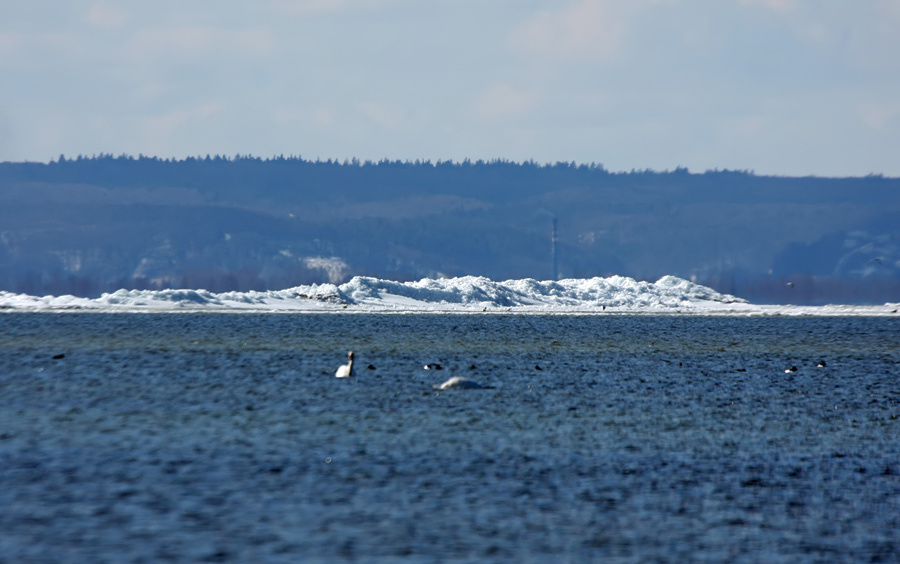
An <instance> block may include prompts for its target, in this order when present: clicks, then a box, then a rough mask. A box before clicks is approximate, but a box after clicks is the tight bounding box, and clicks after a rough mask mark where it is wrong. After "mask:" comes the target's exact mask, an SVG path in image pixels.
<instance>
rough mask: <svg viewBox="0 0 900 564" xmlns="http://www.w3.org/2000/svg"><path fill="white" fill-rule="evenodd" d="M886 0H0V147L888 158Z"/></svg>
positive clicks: (722, 159)
mask: <svg viewBox="0 0 900 564" xmlns="http://www.w3.org/2000/svg"><path fill="white" fill-rule="evenodd" d="M898 29H900V0H853V1H851V0H435V1H428V2H426V1H423V0H254V1H253V2H248V1H245V0H215V1H212V0H156V1H154V2H137V1H132V2H126V1H91V0H67V1H65V2H59V0H0V161H37V162H47V161H50V160H55V159H56V158H58V157H59V155H61V154H64V155H66V157H70V158H71V157H76V156H78V155H84V156H91V155H97V154H114V155H120V154H129V155H134V156H137V155H141V154H142V155H146V156H158V157H161V158H185V157H188V156H205V155H207V154H210V155H226V156H234V155H237V154H240V155H254V156H260V157H271V156H277V155H285V156H288V155H292V156H301V157H304V158H308V159H316V158H321V159H327V158H336V159H339V160H344V159H350V158H354V157H355V158H358V159H361V160H375V161H377V160H381V159H383V158H387V159H392V160H393V159H399V160H410V161H413V160H416V159H429V160H432V161H437V160H453V161H461V160H464V159H467V158H468V159H472V160H477V159H485V160H491V159H508V160H512V161H525V160H534V161H537V162H539V163H553V162H558V161H566V162H576V163H597V164H602V165H603V166H605V167H606V168H607V169H609V170H612V171H629V170H633V169H638V170H642V169H653V170H659V171H662V170H672V169H674V168H676V167H687V168H688V169H690V170H691V171H693V172H703V171H705V170H710V169H732V170H735V169H736V170H750V171H754V172H756V173H757V174H772V175H790V176H806V175H817V176H863V175H867V174H884V175H886V176H900V33H897V30H898Z"/></svg>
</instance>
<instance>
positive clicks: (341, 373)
mask: <svg viewBox="0 0 900 564" xmlns="http://www.w3.org/2000/svg"><path fill="white" fill-rule="evenodd" d="M334 376H335V377H336V378H349V377H351V376H353V351H350V352H348V353H347V364H342V365H341V366H340V367H339V368H338V369H337V372H335V373H334Z"/></svg>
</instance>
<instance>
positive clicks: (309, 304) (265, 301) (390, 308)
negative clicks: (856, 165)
mask: <svg viewBox="0 0 900 564" xmlns="http://www.w3.org/2000/svg"><path fill="white" fill-rule="evenodd" d="M891 305H892V304H886V305H885V306H826V308H828V309H823V308H799V307H794V308H791V306H757V305H752V304H749V303H747V301H746V300H743V299H741V298H737V297H735V296H731V295H728V294H721V293H719V292H716V291H715V290H713V289H711V288H708V287H706V286H701V285H699V284H694V283H692V282H689V281H687V280H683V279H681V278H677V277H675V276H664V277H663V278H661V279H659V280H658V281H657V282H655V283H650V282H640V281H637V280H634V279H633V278H627V277H624V276H611V277H609V278H589V279H567V280H559V281H538V280H534V279H531V278H526V279H523V280H507V281H505V282H495V281H493V280H490V279H488V278H484V277H478V276H464V277H460V278H441V279H431V278H424V279H422V280H419V281H418V282H393V281H390V280H380V279H378V278H370V277H364V276H357V277H355V278H353V279H352V280H350V281H349V282H347V283H345V284H341V285H339V286H338V285H335V284H312V285H308V286H297V287H294V288H289V289H287V290H277V291H266V292H257V291H251V292H222V293H213V292H208V291H206V290H118V291H116V292H113V293H110V294H103V295H102V296H101V297H99V298H96V299H89V298H78V297H75V296H43V297H38V296H29V295H26V294H13V293H10V292H2V291H0V309H6V310H71V309H79V310H98V311H309V312H314V311H362V312H428V311H435V312H459V313H466V312H492V311H493V312H500V311H503V312H505V311H515V312H523V313H524V312H536V313H538V312H548V313H552V312H559V313H567V312H568V313H600V312H608V313H615V312H619V313H642V312H646V313H654V312H659V313H675V312H681V313H687V312H696V313H734V314H754V313H760V314H781V313H796V314H816V313H819V314H831V315H835V314H840V315H845V314H850V315H853V314H864V315H879V314H888V313H893V312H891V311H890V309H893V310H896V309H897V304H893V306H894V307H893V308H891ZM776 308H777V309H776Z"/></svg>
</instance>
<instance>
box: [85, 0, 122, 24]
mask: <svg viewBox="0 0 900 564" xmlns="http://www.w3.org/2000/svg"><path fill="white" fill-rule="evenodd" d="M129 19H130V17H129V15H128V14H127V13H125V12H124V11H122V10H120V9H119V8H117V7H113V6H111V5H109V4H106V3H98V4H94V5H93V6H91V9H90V10H89V11H88V14H87V21H88V23H90V24H91V25H94V26H97V27H100V28H105V29H115V28H120V27H122V26H123V25H125V24H126V23H128V21H129Z"/></svg>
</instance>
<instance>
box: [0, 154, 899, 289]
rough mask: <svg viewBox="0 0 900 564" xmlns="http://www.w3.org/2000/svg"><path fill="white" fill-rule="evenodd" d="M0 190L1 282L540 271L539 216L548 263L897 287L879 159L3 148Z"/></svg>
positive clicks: (747, 283)
mask: <svg viewBox="0 0 900 564" xmlns="http://www.w3.org/2000/svg"><path fill="white" fill-rule="evenodd" d="M0 202H2V205H0V290H9V291H15V292H27V293H33V294H34V293H37V294H42V293H54V294H60V293H73V294H77V295H86V296H93V295H97V294H99V293H100V292H103V291H110V290H114V289H117V288H119V287H128V288H161V287H204V288H207V289H210V290H228V289H239V290H247V289H275V288H285V287H290V286H293V285H297V284H301V283H310V282H324V281H329V280H330V281H334V282H340V281H343V280H346V279H347V278H349V277H350V276H352V275H357V274H360V275H371V276H378V277H382V278H392V279H400V280H406V279H417V278H421V277H426V276H429V277H436V276H460V275H466V274H475V275H483V276H488V277H490V278H493V279H498V280H503V279H509V278H525V277H532V278H538V279H549V278H551V277H552V275H553V262H552V258H551V255H552V252H551V225H552V221H553V219H554V218H555V219H556V221H557V224H558V243H557V248H556V256H557V259H558V275H559V276H560V277H591V276H605V275H610V274H621V275H626V276H633V277H637V278H642V279H656V278H658V277H660V276H662V275H665V274H674V275H677V276H681V277H684V278H693V279H695V280H697V281H698V282H700V283H704V284H708V285H711V286H713V287H714V288H716V289H718V290H721V291H726V292H731V293H736V294H738V295H741V296H742V297H746V298H749V299H751V300H755V301H775V302H797V303H816V302H822V301H842V302H883V301H900V292H898V291H900V221H898V220H897V219H896V218H897V217H900V179H896V178H884V177H881V176H868V177H864V178H817V177H806V178H785V177H763V176H756V175H754V174H752V173H749V172H743V171H707V172H705V173H702V174H693V173H690V172H688V171H687V170H686V169H680V168H679V169H676V170H674V171H670V172H669V171H667V172H654V171H632V172H629V173H611V172H609V171H607V170H606V169H604V168H603V167H602V166H599V165H594V164H592V165H576V164H574V163H556V164H550V165H539V164H536V163H532V162H526V163H513V162H508V161H490V162H485V161H475V162H470V161H464V162H436V163H433V162H419V161H417V162H398V161H380V162H359V161H356V160H353V161H345V162H337V161H331V160H328V161H309V160H305V159H302V158H295V157H289V158H285V157H277V158H270V159H260V158H255V157H246V156H236V157H232V158H225V157H221V156H216V157H205V158H188V159H183V160H162V159H157V158H148V157H143V156H139V157H130V156H119V157H113V156H111V155H101V156H99V157H91V158H82V157H79V158H75V159H66V158H64V157H60V158H59V159H58V160H56V161H53V162H50V163H0ZM789 282H790V284H788V283H789Z"/></svg>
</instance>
